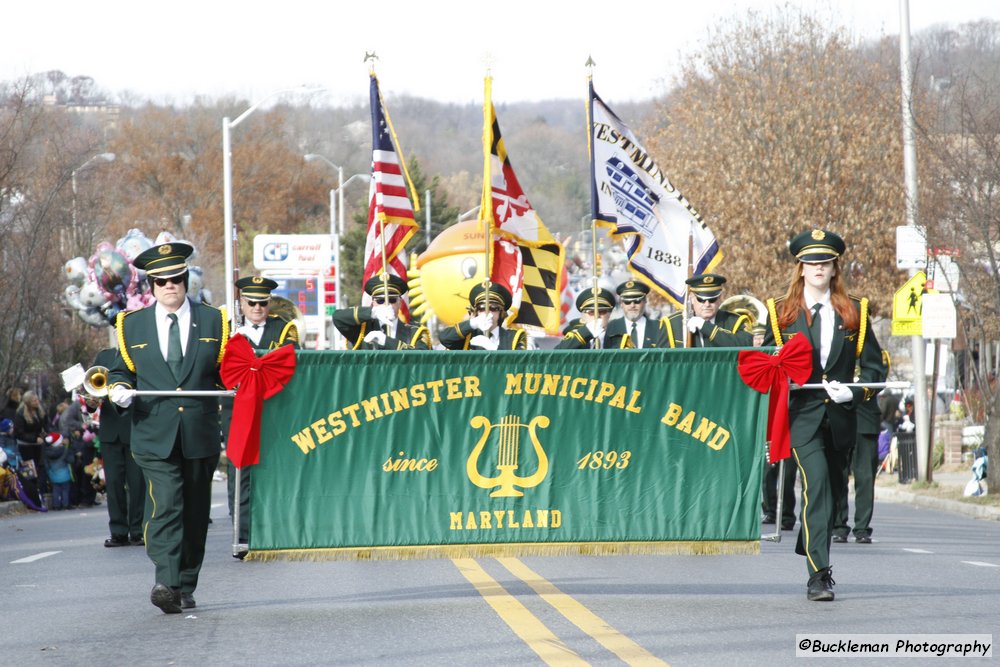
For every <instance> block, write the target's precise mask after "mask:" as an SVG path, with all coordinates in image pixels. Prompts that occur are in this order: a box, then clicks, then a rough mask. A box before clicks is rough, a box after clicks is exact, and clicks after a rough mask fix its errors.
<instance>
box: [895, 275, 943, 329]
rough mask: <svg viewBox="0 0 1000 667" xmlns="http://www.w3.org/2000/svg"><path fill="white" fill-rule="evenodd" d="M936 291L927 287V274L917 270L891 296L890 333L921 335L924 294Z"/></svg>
mask: <svg viewBox="0 0 1000 667" xmlns="http://www.w3.org/2000/svg"><path fill="white" fill-rule="evenodd" d="M930 293H937V290H935V289H927V274H926V273H924V272H923V271H917V272H916V273H915V274H913V276H911V277H910V279H909V280H907V281H906V282H905V283H903V286H902V287H900V288H899V289H898V290H896V294H895V295H894V296H893V297H892V335H893V336H922V335H923V325H922V321H923V319H922V315H923V313H922V310H923V296H924V294H930Z"/></svg>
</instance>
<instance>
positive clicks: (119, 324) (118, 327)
mask: <svg viewBox="0 0 1000 667" xmlns="http://www.w3.org/2000/svg"><path fill="white" fill-rule="evenodd" d="M134 312H136V311H133V310H130V311H124V310H123V311H121V312H119V313H118V317H116V318H115V334H117V336H118V351H119V352H121V355H122V359H123V360H124V361H125V366H126V367H127V368H128V369H129V370H130V371H132V372H133V373H135V363H134V362H133V361H132V357H131V356H129V353H128V348H127V347H126V346H125V316H126V315H129V314H131V313H134Z"/></svg>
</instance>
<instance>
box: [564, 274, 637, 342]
mask: <svg viewBox="0 0 1000 667" xmlns="http://www.w3.org/2000/svg"><path fill="white" fill-rule="evenodd" d="M617 301H618V300H617V299H616V298H615V293H614V292H612V291H611V290H609V289H607V288H604V287H599V288H596V291H595V288H593V287H587V288H585V289H584V290H583V291H582V292H580V294H579V295H577V297H576V309H577V310H579V311H580V321H579V322H577V324H576V326H573V327H567V328H566V333H565V335H563V339H562V340H561V341H559V343H557V344H556V348H555V349H557V350H584V349H588V348H592V349H598V348H608V347H609V346H610V340H608V338H607V331H608V323H609V321H610V320H611V311H612V310H614V309H615V304H616V303H617ZM595 310H596V311H597V315H596V316H595V315H594V311H595ZM631 347H632V339H631V338H630V337H629V335H628V334H625V335H623V336H621V337H620V338H619V339H618V341H617V343H616V344H615V345H614V348H618V349H622V348H631Z"/></svg>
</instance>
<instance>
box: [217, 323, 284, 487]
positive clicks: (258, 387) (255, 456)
mask: <svg viewBox="0 0 1000 667" xmlns="http://www.w3.org/2000/svg"><path fill="white" fill-rule="evenodd" d="M294 373H295V350H294V349H293V348H292V346H291V345H284V346H282V347H279V348H278V349H276V350H272V351H271V352H268V353H267V354H265V355H264V356H262V357H258V356H257V354H256V353H255V352H254V349H253V347H251V346H250V342H249V341H248V340H247V339H246V338H244V337H243V335H242V334H236V335H235V336H233V337H232V339H230V341H229V343H228V344H227V345H226V352H225V354H223V355H222V368H221V369H220V375H221V376H222V382H223V384H225V385H226V388H227V389H233V388H234V387H236V386H237V385H238V386H239V390H238V391H237V392H236V398H234V399H233V418H232V421H231V422H230V424H229V439H228V440H227V444H226V456H227V457H228V458H229V460H230V461H232V463H233V465H234V466H236V467H237V468H242V467H243V466H245V465H254V464H255V463H257V462H259V461H260V413H261V410H262V409H263V407H264V400H265V399H268V398H271V397H272V396H274V395H275V394H277V393H278V392H279V391H281V390H282V389H284V388H285V385H286V384H288V381H289V380H291V379H292V375H293V374H294Z"/></svg>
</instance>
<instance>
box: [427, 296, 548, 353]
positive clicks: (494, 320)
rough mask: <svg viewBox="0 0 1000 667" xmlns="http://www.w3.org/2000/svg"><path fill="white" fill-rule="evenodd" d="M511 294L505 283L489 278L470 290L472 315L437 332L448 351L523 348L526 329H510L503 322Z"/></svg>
mask: <svg viewBox="0 0 1000 667" xmlns="http://www.w3.org/2000/svg"><path fill="white" fill-rule="evenodd" d="M511 301H512V296H511V293H510V291H509V290H508V289H507V288H506V287H504V286H503V285H499V284H497V283H494V282H490V281H486V282H484V283H481V284H479V285H475V286H473V288H472V289H471V290H469V317H468V319H465V320H463V321H461V322H459V323H458V324H456V325H455V326H453V327H448V328H447V329H443V330H442V331H441V332H440V334H438V340H440V341H441V345H443V346H444V347H446V348H447V349H449V350H524V349H526V348H527V339H528V336H527V334H526V333H524V330H523V329H508V328H506V327H504V326H503V321H504V319H505V318H506V317H507V311H509V310H510V306H511Z"/></svg>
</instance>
